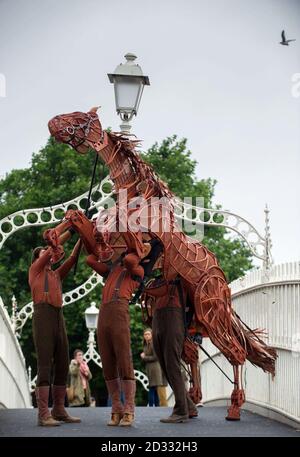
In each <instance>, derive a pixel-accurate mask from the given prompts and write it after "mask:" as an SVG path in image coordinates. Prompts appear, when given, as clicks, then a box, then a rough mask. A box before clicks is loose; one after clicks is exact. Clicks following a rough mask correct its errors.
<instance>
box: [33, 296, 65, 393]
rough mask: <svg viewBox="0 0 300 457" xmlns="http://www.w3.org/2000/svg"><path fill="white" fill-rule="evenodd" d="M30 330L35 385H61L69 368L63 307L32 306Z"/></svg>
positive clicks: (45, 304)
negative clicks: (34, 357) (35, 365)
mask: <svg viewBox="0 0 300 457" xmlns="http://www.w3.org/2000/svg"><path fill="white" fill-rule="evenodd" d="M32 331H33V340H34V345H35V350H36V354H37V382H36V385H37V387H41V386H49V385H50V384H51V374H52V373H53V374H54V378H53V384H54V385H56V386H64V385H66V383H67V376H68V371H69V343H68V338H67V332H66V326H65V321H64V316H63V311H62V308H57V307H55V306H52V305H49V304H47V303H41V304H38V305H34V312H33V318H32Z"/></svg>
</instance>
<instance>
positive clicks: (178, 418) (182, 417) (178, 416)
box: [160, 413, 189, 424]
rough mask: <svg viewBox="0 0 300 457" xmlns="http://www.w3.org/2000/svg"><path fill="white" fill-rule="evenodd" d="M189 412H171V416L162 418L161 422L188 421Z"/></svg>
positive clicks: (177, 422) (175, 422)
mask: <svg viewBox="0 0 300 457" xmlns="http://www.w3.org/2000/svg"><path fill="white" fill-rule="evenodd" d="M188 418H189V416H188V414H185V415H181V414H174V413H173V414H171V416H169V417H166V418H163V419H160V422H163V423H164V424H181V423H183V422H187V421H188Z"/></svg>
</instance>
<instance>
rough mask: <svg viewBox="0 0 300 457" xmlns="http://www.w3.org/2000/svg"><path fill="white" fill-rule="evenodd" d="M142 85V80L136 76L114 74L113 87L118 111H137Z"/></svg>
mask: <svg viewBox="0 0 300 457" xmlns="http://www.w3.org/2000/svg"><path fill="white" fill-rule="evenodd" d="M143 86H144V85H143V82H142V80H141V79H140V78H138V77H130V76H129V77H128V76H121V75H120V76H115V78H114V87H115V97H116V109H117V112H118V113H120V112H121V113H122V112H123V113H134V114H136V113H137V110H138V107H139V103H140V99H141V96H142V93H143Z"/></svg>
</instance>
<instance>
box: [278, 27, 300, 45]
mask: <svg viewBox="0 0 300 457" xmlns="http://www.w3.org/2000/svg"><path fill="white" fill-rule="evenodd" d="M291 41H296V40H287V39H286V38H285V31H284V30H282V32H281V41H280V44H282V45H283V46H289V43H290V42H291Z"/></svg>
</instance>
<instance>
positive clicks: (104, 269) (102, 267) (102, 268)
mask: <svg viewBox="0 0 300 457" xmlns="http://www.w3.org/2000/svg"><path fill="white" fill-rule="evenodd" d="M86 263H87V265H89V266H90V267H91V268H93V270H95V271H96V273H98V274H99V275H101V276H106V275H107V273H108V272H109V267H108V266H107V265H106V264H105V263H103V262H99V261H98V259H97V257H96V256H95V255H94V254H90V255H89V256H88V257H87V258H86Z"/></svg>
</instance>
